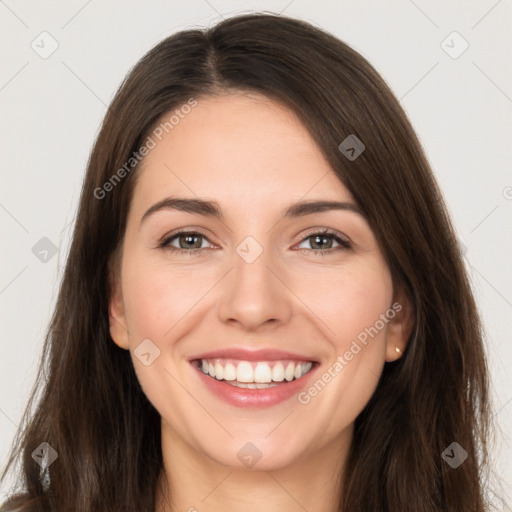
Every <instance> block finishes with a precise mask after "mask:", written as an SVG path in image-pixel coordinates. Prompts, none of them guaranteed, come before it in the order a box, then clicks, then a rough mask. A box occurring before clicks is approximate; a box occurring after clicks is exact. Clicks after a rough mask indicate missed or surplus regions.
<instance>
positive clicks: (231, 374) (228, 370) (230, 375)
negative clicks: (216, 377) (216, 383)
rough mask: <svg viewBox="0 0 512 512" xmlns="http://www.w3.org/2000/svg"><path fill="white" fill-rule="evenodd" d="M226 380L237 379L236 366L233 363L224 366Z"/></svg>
mask: <svg viewBox="0 0 512 512" xmlns="http://www.w3.org/2000/svg"><path fill="white" fill-rule="evenodd" d="M224 380H236V368H235V367H234V365H232V364H231V363H228V364H227V365H226V366H225V367H224Z"/></svg>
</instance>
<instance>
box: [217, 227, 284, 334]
mask: <svg viewBox="0 0 512 512" xmlns="http://www.w3.org/2000/svg"><path fill="white" fill-rule="evenodd" d="M266 240H267V239H266ZM265 243H267V242H265ZM273 254H274V251H272V249H271V248H270V247H265V246H264V245H263V244H261V243H259V242H258V240H256V238H255V237H253V236H247V237H246V238H245V239H244V240H242V242H240V243H239V244H238V246H236V248H235V253H234V254H233V267H234V268H233V272H231V275H230V277H229V279H228V285H227V289H226V293H225V294H223V297H222V302H221V305H220V310H219V314H220V316H221V318H222V320H223V321H229V320H236V321H238V322H239V323H240V324H243V325H244V326H245V327H246V328H247V329H255V328H257V327H258V326H259V325H261V324H263V323H266V322H267V321H268V320H274V321H279V322H283V321H286V320H287V317H288V315H289V313H290V304H289V301H288V300H287V296H286V287H284V286H283V284H282V283H281V282H280V280H279V279H277V278H276V276H275V275H274V272H275V270H274V267H276V266H278V262H277V261H274V260H275V258H273ZM269 267H270V268H269ZM271 269H272V270H271Z"/></svg>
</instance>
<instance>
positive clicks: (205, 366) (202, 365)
mask: <svg viewBox="0 0 512 512" xmlns="http://www.w3.org/2000/svg"><path fill="white" fill-rule="evenodd" d="M201 368H202V370H203V372H204V373H208V363H207V362H206V361H205V360H204V359H203V360H202V361H201Z"/></svg>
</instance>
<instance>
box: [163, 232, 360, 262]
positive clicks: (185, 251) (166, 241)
mask: <svg viewBox="0 0 512 512" xmlns="http://www.w3.org/2000/svg"><path fill="white" fill-rule="evenodd" d="M184 234H185V235H196V236H201V237H203V238H204V239H206V240H208V237H207V236H206V235H205V234H204V233H201V232H200V231H187V230H185V229H183V230H180V231H177V232H175V233H173V234H172V235H171V236H168V237H165V238H164V239H163V240H162V241H161V242H160V243H159V244H158V247H159V248H161V249H165V250H167V251H169V252H171V253H177V252H179V253H181V254H187V255H189V256H199V255H200V254H202V253H203V251H204V249H206V248H205V247H203V248H200V249H180V248H178V247H173V246H171V245H169V244H170V242H171V241H173V240H174V239H175V238H177V237H179V236H180V235H184ZM315 236H324V237H325V236H327V237H332V238H333V239H334V240H335V241H336V242H338V243H339V244H340V246H339V247H333V248H330V249H327V250H325V251H324V250H315V249H297V250H298V251H299V252H301V253H302V254H310V253H313V254H315V255H320V256H325V255H329V254H332V253H334V252H336V251H338V250H347V249H351V248H352V246H351V244H350V243H349V242H348V241H347V240H344V239H343V238H341V237H340V236H339V233H337V232H336V231H332V230H330V229H324V230H321V231H313V232H311V233H308V234H307V235H306V236H304V238H303V239H302V240H301V241H300V242H299V244H302V243H303V242H304V241H306V240H307V239H308V238H313V237H315Z"/></svg>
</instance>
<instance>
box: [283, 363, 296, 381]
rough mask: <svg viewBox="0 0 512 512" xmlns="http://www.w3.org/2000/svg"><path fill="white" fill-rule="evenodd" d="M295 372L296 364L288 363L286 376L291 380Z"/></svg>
mask: <svg viewBox="0 0 512 512" xmlns="http://www.w3.org/2000/svg"><path fill="white" fill-rule="evenodd" d="M294 373H295V365H294V364H293V363H288V366H287V367H286V370H285V371H284V378H285V379H286V380H287V381H288V382H290V381H291V380H293V376H294Z"/></svg>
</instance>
